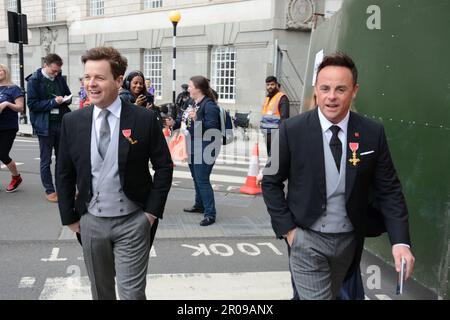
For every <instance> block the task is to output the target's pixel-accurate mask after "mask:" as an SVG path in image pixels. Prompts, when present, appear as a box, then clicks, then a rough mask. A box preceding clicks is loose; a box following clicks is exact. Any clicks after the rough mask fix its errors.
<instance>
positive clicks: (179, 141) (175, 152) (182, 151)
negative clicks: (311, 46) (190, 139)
mask: <svg viewBox="0 0 450 320" xmlns="http://www.w3.org/2000/svg"><path fill="white" fill-rule="evenodd" d="M169 151H170V155H171V156H172V160H175V161H187V159H188V153H187V145H186V136H185V135H184V134H183V133H182V132H180V131H178V132H177V133H176V134H175V135H174V136H173V137H172V139H171V140H170V141H169Z"/></svg>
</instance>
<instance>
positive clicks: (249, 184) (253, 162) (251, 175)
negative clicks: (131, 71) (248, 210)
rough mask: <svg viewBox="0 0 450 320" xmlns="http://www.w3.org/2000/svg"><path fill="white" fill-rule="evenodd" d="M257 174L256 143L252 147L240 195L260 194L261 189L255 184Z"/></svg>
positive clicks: (257, 155) (257, 150)
mask: <svg viewBox="0 0 450 320" xmlns="http://www.w3.org/2000/svg"><path fill="white" fill-rule="evenodd" d="M258 174H259V147H258V142H257V143H256V144H255V146H254V147H253V152H252V157H251V158H250V166H249V168H248V174H247V179H246V180H245V185H243V186H242V187H241V189H240V191H241V193H246V194H252V195H254V194H258V193H261V192H262V190H261V187H259V186H258V185H257V183H256V177H257V176H258Z"/></svg>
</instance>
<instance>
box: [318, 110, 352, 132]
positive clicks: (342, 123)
mask: <svg viewBox="0 0 450 320" xmlns="http://www.w3.org/2000/svg"><path fill="white" fill-rule="evenodd" d="M317 110H318V112H319V121H320V126H321V127H322V132H323V133H325V132H326V131H327V130H329V129H330V127H331V126H334V125H336V126H338V127H339V128H341V130H342V132H343V133H344V135H347V127H348V119H350V110H349V111H348V112H347V115H346V116H345V117H344V119H342V120H341V121H340V122H339V123H332V122H331V121H330V120H328V119H327V118H325V116H324V115H323V113H322V111H320V107H317Z"/></svg>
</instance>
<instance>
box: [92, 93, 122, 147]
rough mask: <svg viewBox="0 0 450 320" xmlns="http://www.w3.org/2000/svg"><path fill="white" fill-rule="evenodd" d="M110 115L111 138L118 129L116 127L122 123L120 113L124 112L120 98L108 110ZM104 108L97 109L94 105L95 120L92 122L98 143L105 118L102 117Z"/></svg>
mask: <svg viewBox="0 0 450 320" xmlns="http://www.w3.org/2000/svg"><path fill="white" fill-rule="evenodd" d="M106 109H107V110H108V111H109V112H110V115H109V117H108V123H109V128H110V130H109V132H110V134H111V138H112V135H113V132H114V129H115V128H116V125H117V124H118V123H119V122H120V112H121V111H122V102H121V101H120V98H119V97H118V96H117V98H116V100H114V102H113V103H112V104H111V105H110V106H109V107H107V108H106ZM102 110H103V109H102V108H99V107H97V106H96V105H94V114H93V118H92V119H94V121H93V122H92V125H93V126H94V129H95V134H96V137H97V141H99V139H100V127H101V125H102V120H103V116H100V112H101V111H102Z"/></svg>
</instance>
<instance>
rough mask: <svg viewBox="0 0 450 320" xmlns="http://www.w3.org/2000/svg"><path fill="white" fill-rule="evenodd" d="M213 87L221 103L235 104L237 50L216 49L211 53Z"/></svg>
mask: <svg viewBox="0 0 450 320" xmlns="http://www.w3.org/2000/svg"><path fill="white" fill-rule="evenodd" d="M211 86H212V88H213V89H214V90H216V91H217V93H218V94H219V101H222V102H231V103H234V102H235V99H236V49H235V48H234V47H215V48H213V50H212V52H211Z"/></svg>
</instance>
